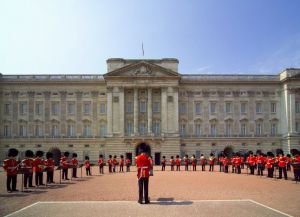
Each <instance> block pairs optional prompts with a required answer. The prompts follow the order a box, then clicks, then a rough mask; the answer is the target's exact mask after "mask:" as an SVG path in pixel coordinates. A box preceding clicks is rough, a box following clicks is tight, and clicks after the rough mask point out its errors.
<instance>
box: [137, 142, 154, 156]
mask: <svg viewBox="0 0 300 217" xmlns="http://www.w3.org/2000/svg"><path fill="white" fill-rule="evenodd" d="M141 149H144V150H146V153H147V154H148V156H151V147H150V145H148V144H146V143H144V142H142V143H140V144H138V145H137V146H136V148H135V156H138V155H139V154H140V153H141Z"/></svg>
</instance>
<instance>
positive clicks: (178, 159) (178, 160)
mask: <svg viewBox="0 0 300 217" xmlns="http://www.w3.org/2000/svg"><path fill="white" fill-rule="evenodd" d="M180 163H181V159H180V158H177V159H176V166H180Z"/></svg>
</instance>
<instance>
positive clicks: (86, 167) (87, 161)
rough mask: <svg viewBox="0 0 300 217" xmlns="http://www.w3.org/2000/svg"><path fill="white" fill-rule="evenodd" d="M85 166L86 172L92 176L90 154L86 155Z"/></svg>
mask: <svg viewBox="0 0 300 217" xmlns="http://www.w3.org/2000/svg"><path fill="white" fill-rule="evenodd" d="M84 166H85V172H86V175H87V176H91V175H92V174H91V163H90V158H89V156H85V161H84Z"/></svg>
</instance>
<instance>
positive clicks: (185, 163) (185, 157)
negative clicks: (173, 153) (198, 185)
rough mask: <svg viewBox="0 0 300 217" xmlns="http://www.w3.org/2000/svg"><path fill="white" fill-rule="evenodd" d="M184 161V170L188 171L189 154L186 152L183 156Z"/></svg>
mask: <svg viewBox="0 0 300 217" xmlns="http://www.w3.org/2000/svg"><path fill="white" fill-rule="evenodd" d="M183 162H184V170H185V171H188V170H189V156H188V155H187V154H186V155H185V156H184V158H183Z"/></svg>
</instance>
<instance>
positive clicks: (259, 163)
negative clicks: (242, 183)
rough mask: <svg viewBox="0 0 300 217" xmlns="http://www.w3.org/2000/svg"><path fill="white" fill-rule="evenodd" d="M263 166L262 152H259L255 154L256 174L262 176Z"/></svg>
mask: <svg viewBox="0 0 300 217" xmlns="http://www.w3.org/2000/svg"><path fill="white" fill-rule="evenodd" d="M264 166H265V158H264V156H263V155H262V153H259V154H258V156H257V175H258V176H263V175H264V174H263V173H264Z"/></svg>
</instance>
